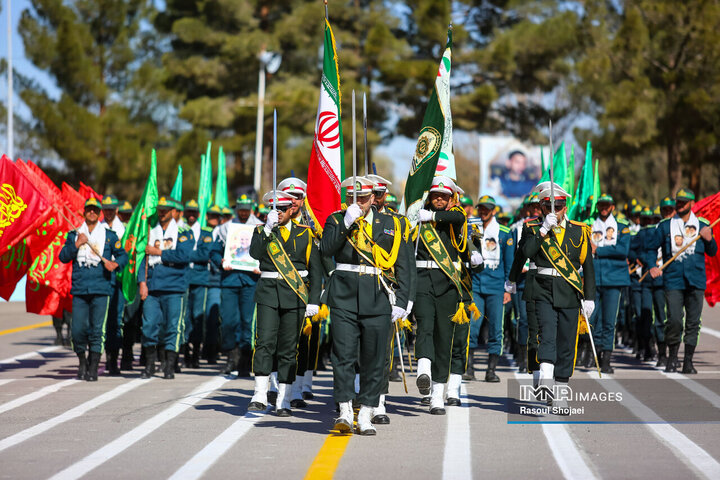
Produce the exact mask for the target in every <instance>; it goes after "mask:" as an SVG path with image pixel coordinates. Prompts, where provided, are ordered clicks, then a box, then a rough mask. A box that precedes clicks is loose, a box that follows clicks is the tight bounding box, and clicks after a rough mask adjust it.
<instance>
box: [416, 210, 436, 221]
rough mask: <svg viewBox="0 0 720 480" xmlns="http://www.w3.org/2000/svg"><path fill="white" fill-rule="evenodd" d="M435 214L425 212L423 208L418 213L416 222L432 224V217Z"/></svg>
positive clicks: (428, 211)
mask: <svg viewBox="0 0 720 480" xmlns="http://www.w3.org/2000/svg"><path fill="white" fill-rule="evenodd" d="M434 214H435V212H431V211H430V210H425V209H424V208H423V209H421V210H419V211H418V220H419V221H421V222H432V219H433V215H434Z"/></svg>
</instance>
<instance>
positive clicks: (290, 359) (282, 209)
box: [248, 191, 322, 417]
mask: <svg viewBox="0 0 720 480" xmlns="http://www.w3.org/2000/svg"><path fill="white" fill-rule="evenodd" d="M276 199H277V204H276V205H277V206H276V207H275V208H273V210H272V211H270V213H268V217H267V222H266V223H265V225H264V226H259V227H257V228H256V229H255V233H254V234H253V238H252V243H251V245H250V255H251V256H252V257H253V258H255V259H256V260H258V261H259V262H260V271H261V273H260V280H259V281H258V284H257V287H256V288H255V302H256V303H257V326H256V333H255V353H254V355H253V371H254V373H255V393H254V394H253V398H252V400H251V401H250V405H249V407H248V410H249V411H263V410H265V409H266V408H267V391H268V380H269V375H270V372H271V370H272V367H273V359H274V358H275V357H276V356H277V365H278V366H277V372H278V382H279V388H278V396H277V408H276V413H277V415H278V416H280V417H288V416H290V415H291V405H290V391H289V387H290V385H291V384H292V383H293V381H294V380H295V371H296V369H297V364H296V352H297V344H298V338H299V335H300V330H301V329H302V327H303V323H304V322H303V320H304V318H305V317H312V316H314V315H317V314H318V311H319V303H320V291H321V287H322V265H321V264H320V254H319V253H318V249H317V246H316V245H315V242H314V241H313V234H312V231H311V229H310V227H308V226H306V225H300V224H296V223H294V222H292V221H291V216H292V213H293V209H292V202H293V198H292V196H290V195H289V194H286V193H284V192H282V191H271V192H268V193H267V194H265V197H264V199H263V201H264V202H265V203H266V204H269V205H274V204H275V201H276Z"/></svg>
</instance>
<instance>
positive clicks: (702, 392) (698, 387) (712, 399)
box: [660, 370, 720, 408]
mask: <svg viewBox="0 0 720 480" xmlns="http://www.w3.org/2000/svg"><path fill="white" fill-rule="evenodd" d="M660 373H661V374H663V375H665V376H666V377H668V378H672V379H673V380H675V381H677V382H678V383H680V385H682V386H683V387H685V388H687V389H688V390H690V391H691V392H693V393H695V394H696V395H698V396H699V397H702V398H703V399H705V400H707V402H708V403H710V404H711V405H712V406H713V407H715V408H720V395H718V394H717V393H715V392H713V391H712V390H710V389H709V388H707V387H706V386H705V385H702V384H701V383H698V382H696V381H695V380H693V379H692V378H688V377H686V376H685V375H683V374H682V373H675V372H665V371H663V370H660Z"/></svg>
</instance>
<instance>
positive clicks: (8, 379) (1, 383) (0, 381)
mask: <svg viewBox="0 0 720 480" xmlns="http://www.w3.org/2000/svg"><path fill="white" fill-rule="evenodd" d="M14 381H15V379H14V378H4V379H2V380H0V385H5V384H6V383H10V382H14Z"/></svg>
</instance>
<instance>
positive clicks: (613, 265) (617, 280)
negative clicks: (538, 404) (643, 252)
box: [584, 193, 631, 373]
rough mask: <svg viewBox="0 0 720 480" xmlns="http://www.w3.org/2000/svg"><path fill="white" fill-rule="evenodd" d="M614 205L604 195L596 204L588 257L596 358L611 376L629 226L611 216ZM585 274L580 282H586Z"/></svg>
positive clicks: (626, 279)
mask: <svg viewBox="0 0 720 480" xmlns="http://www.w3.org/2000/svg"><path fill="white" fill-rule="evenodd" d="M614 209H615V202H614V200H613V198H612V197H611V196H610V195H608V194H606V193H604V194H602V195H600V197H599V198H598V201H597V210H598V216H597V218H596V219H595V221H594V222H593V224H592V227H591V228H592V253H593V257H594V262H593V265H594V267H595V284H596V285H597V308H596V309H595V313H594V315H593V318H592V319H591V323H592V325H593V340H594V341H595V347H596V348H597V350H598V354H599V355H600V367H601V371H602V372H603V373H613V368H612V366H611V365H610V357H611V356H612V351H613V348H614V346H615V325H616V323H617V321H618V311H619V309H620V294H621V290H622V288H623V287H629V286H630V274H629V271H628V261H627V259H628V253H629V252H630V238H631V237H630V226H629V225H628V223H627V222H626V221H624V220H621V219H619V218H618V219H616V218H615V216H614V215H613V210H614ZM587 276H588V274H587V272H584V278H585V279H586V281H587Z"/></svg>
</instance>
